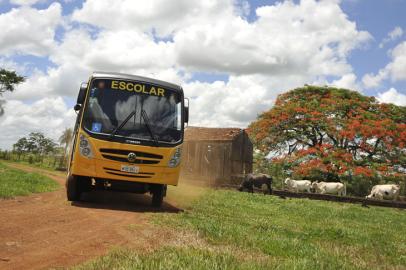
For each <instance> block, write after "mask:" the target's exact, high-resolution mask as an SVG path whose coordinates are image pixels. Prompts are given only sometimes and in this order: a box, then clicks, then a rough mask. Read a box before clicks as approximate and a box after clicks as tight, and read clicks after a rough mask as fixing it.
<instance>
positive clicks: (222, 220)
mask: <svg viewBox="0 0 406 270" xmlns="http://www.w3.org/2000/svg"><path fill="white" fill-rule="evenodd" d="M153 220H154V222H155V223H156V225H157V226H170V227H171V228H173V230H175V231H177V230H180V231H187V232H192V233H193V232H194V235H196V232H197V234H198V235H199V236H200V239H201V241H203V242H204V244H200V245H198V246H196V245H193V244H188V242H193V241H189V240H185V241H184V242H185V244H183V245H181V246H179V245H177V246H176V245H175V246H174V245H172V246H171V245H170V244H169V245H168V246H165V247H162V248H159V249H158V250H156V251H153V252H150V253H142V254H137V253H135V251H131V250H120V251H115V252H113V253H111V254H109V255H108V256H105V257H102V258H99V259H97V260H95V261H92V262H90V263H88V264H85V265H82V266H81V267H79V269H406V211H404V210H397V209H388V208H380V207H371V208H363V207H361V206H360V205H353V204H345V203H335V202H323V201H311V200H307V199H286V200H283V199H280V198H277V197H274V196H264V195H260V194H255V195H252V194H247V193H238V192H232V191H210V192H207V193H206V194H205V195H204V196H202V197H201V198H200V199H199V200H198V201H196V202H194V204H193V207H192V208H191V210H187V211H185V212H183V213H180V214H176V215H174V214H162V213H157V214H154V215H153ZM179 237H182V234H179Z"/></svg>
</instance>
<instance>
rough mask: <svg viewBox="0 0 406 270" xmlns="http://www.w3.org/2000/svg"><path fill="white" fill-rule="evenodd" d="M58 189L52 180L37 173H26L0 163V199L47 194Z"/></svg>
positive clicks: (57, 185)
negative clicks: (40, 193)
mask: <svg viewBox="0 0 406 270" xmlns="http://www.w3.org/2000/svg"><path fill="white" fill-rule="evenodd" d="M59 187H60V185H59V184H58V183H56V182H55V181H53V180H52V179H50V178H48V177H46V176H43V175H40V174H38V173H27V172H24V171H21V170H17V169H12V168H9V167H7V166H6V165H4V164H3V163H0V198H12V197H15V196H24V195H29V194H31V193H39V192H48V191H54V190H57V189H58V188H59Z"/></svg>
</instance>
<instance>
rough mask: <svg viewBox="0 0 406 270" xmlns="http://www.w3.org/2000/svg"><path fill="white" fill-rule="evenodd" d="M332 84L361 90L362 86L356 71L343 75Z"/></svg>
mask: <svg viewBox="0 0 406 270" xmlns="http://www.w3.org/2000/svg"><path fill="white" fill-rule="evenodd" d="M331 85H332V86H335V87H341V88H346V89H351V90H356V91H361V86H360V84H359V83H358V81H357V76H356V75H355V74H354V73H348V74H345V75H343V76H342V77H341V78H340V79H338V80H335V81H333V82H332V83H331Z"/></svg>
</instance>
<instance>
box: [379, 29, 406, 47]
mask: <svg viewBox="0 0 406 270" xmlns="http://www.w3.org/2000/svg"><path fill="white" fill-rule="evenodd" d="M402 35H403V29H402V28H401V27H400V26H396V27H395V28H394V29H393V30H392V31H390V32H389V33H388V36H387V37H385V38H384V39H383V40H382V42H381V43H380V44H379V48H383V47H384V46H385V44H386V43H388V42H390V41H394V40H396V39H398V38H400V37H401V36H402Z"/></svg>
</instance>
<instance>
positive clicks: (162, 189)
mask: <svg viewBox="0 0 406 270" xmlns="http://www.w3.org/2000/svg"><path fill="white" fill-rule="evenodd" d="M151 193H152V201H151V204H152V206H153V207H157V208H159V207H161V206H162V203H163V200H164V197H165V195H166V185H154V186H153V188H152V190H151Z"/></svg>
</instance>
